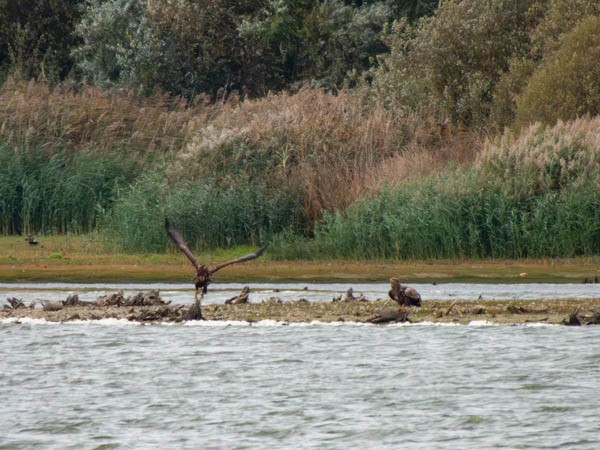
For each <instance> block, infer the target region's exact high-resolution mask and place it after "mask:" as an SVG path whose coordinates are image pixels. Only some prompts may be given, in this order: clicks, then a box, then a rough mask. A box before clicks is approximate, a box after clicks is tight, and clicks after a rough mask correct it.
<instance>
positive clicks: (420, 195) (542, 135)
mask: <svg viewBox="0 0 600 450" xmlns="http://www.w3.org/2000/svg"><path fill="white" fill-rule="evenodd" d="M599 143H600V120H599V119H589V118H587V119H579V120H577V121H573V122H568V123H562V122H559V123H558V124H557V125H556V126H554V127H543V126H540V125H536V126H533V127H531V128H529V129H527V130H524V131H523V132H522V133H521V134H520V135H519V136H518V137H514V136H512V134H510V133H507V134H506V135H505V136H504V137H503V138H502V139H501V140H499V141H498V142H493V143H488V145H487V146H486V149H485V150H484V151H483V153H482V154H481V155H480V157H479V159H478V161H477V162H476V163H475V164H474V165H473V166H472V167H471V168H470V169H459V170H456V171H453V172H452V171H449V172H446V173H444V174H440V175H437V176H433V177H429V178H427V179H422V180H419V181H414V182H411V183H406V184H404V185H401V186H400V187H398V188H396V189H386V190H382V191H381V192H379V193H378V194H376V195H372V196H369V197H365V198H363V199H361V200H360V201H358V202H356V203H355V204H354V205H352V206H351V207H350V208H348V209H347V210H346V211H345V212H335V213H331V214H325V216H324V218H323V220H322V221H321V222H320V223H319V224H318V225H317V227H316V230H315V241H314V243H313V247H314V248H313V251H314V252H317V253H318V254H320V255H327V256H334V257H340V258H394V259H403V258H411V259H423V258H454V257H475V258H484V257H485V258H487V257H491V258H523V257H571V256H579V255H591V254H596V253H597V252H598V251H599V250H600V169H599V168H600V145H598V144H599Z"/></svg>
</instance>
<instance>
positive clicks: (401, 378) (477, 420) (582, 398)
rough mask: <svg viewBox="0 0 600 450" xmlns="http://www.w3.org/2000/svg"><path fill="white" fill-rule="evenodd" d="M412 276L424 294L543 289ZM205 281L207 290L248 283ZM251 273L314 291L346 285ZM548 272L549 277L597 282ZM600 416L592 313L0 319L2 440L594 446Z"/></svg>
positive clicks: (376, 291) (224, 445)
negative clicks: (513, 321)
mask: <svg viewBox="0 0 600 450" xmlns="http://www.w3.org/2000/svg"><path fill="white" fill-rule="evenodd" d="M415 286H416V287H418V288H419V290H420V291H421V293H422V294H423V297H424V298H425V299H428V298H430V299H431V298H444V296H448V297H449V298H452V297H457V298H467V296H468V295H473V296H475V297H474V298H477V297H478V296H479V295H482V294H483V296H484V299H485V297H486V296H489V297H492V296H495V297H500V296H501V295H506V296H508V298H523V297H522V296H523V295H531V296H534V297H535V295H539V297H537V298H543V297H541V296H542V295H546V294H541V293H539V292H538V294H535V292H534V291H535V289H534V288H532V287H531V286H530V285H529V287H528V288H527V289H526V288H525V287H524V288H523V289H524V290H519V289H516V290H513V286H514V285H513V286H508V285H504V286H495V287H492V286H490V285H487V286H486V285H471V287H472V288H473V289H470V288H469V286H468V285H453V286H446V285H443V286H440V285H437V286H430V287H425V285H415ZM213 287H214V288H215V289H214V290H210V291H209V295H208V296H207V298H206V301H207V302H210V301H218V300H217V298H221V297H219V296H222V298H227V297H229V296H231V295H233V294H234V293H235V291H238V290H239V288H240V287H241V285H215V286H213ZM252 287H253V289H255V290H254V291H253V292H255V295H256V296H257V297H258V295H259V292H261V290H264V291H265V295H266V294H267V293H268V294H269V295H279V296H280V297H282V298H283V297H284V295H288V291H290V292H292V294H289V295H293V296H294V298H297V297H298V294H300V293H301V294H303V296H304V297H305V298H309V297H310V296H312V295H315V297H314V298H318V299H323V296H324V294H326V297H330V294H332V293H333V294H335V293H337V291H338V290H339V292H343V291H344V290H345V288H346V287H347V286H345V285H344V286H337V285H308V286H306V287H307V288H308V289H307V290H304V289H303V288H304V286H300V285H299V286H290V285H286V286H283V285H276V286H274V285H271V286H264V287H262V288H258V287H256V285H255V284H252ZM553 287H554V289H553V290H552V289H551V288H552V286H544V287H543V288H542V290H544V289H549V290H550V292H551V293H552V295H551V296H552V297H553V298H556V297H558V296H559V295H558V294H560V292H562V291H561V290H562V289H565V290H566V291H567V292H575V291H574V290H576V289H578V288H579V287H581V289H583V290H584V291H585V292H579V291H577V292H576V294H577V295H581V296H586V295H587V296H597V295H598V293H597V292H598V291H597V289H598V288H597V287H596V286H585V285H574V286H573V288H572V289H569V288H568V287H565V285H553ZM117 288H123V289H131V290H132V291H135V292H137V291H139V290H144V289H147V288H148V286H147V285H144V286H139V287H138V286H135V285H127V286H126V287H124V286H114V285H113V286H104V285H102V286H100V285H95V286H90V285H85V286H77V285H62V286H60V287H59V286H56V285H51V286H38V287H37V288H36V286H34V285H31V286H23V285H20V286H13V285H0V295H1V296H2V298H5V297H6V296H7V293H8V292H12V293H16V294H17V295H15V296H17V297H19V298H32V299H35V298H44V299H46V298H47V297H48V295H49V293H50V294H52V295H54V294H56V295H57V297H58V296H60V297H59V298H61V299H63V298H65V295H64V294H65V292H67V291H68V292H78V293H80V294H81V295H80V297H81V296H82V295H83V296H87V295H90V294H89V292H93V294H92V295H95V293H97V292H102V291H103V290H104V289H106V291H107V292H114V290H115V289H117ZM338 288H339V289H338ZM354 288H355V292H361V289H360V288H358V287H357V285H356V286H354ZM367 288H368V289H370V290H367ZM484 288H485V289H486V290H485V291H483V292H479V291H480V290H482V289H484ZM36 289H37V291H36ZM161 289H162V290H161V294H162V295H163V297H165V293H167V292H169V293H171V292H172V294H169V295H172V297H173V299H174V300H177V301H183V300H185V301H189V300H188V299H190V298H191V295H192V293H191V291H190V289H189V286H186V285H182V286H175V285H169V286H162V287H161ZM381 289H384V290H383V291H381ZM386 289H387V288H386V287H385V286H384V285H366V286H365V289H364V291H365V294H366V295H367V297H369V298H376V297H378V296H379V297H384V293H385V290H386ZM428 289H431V291H428ZM275 290H278V291H279V292H276V293H275V294H273V292H274V291H275ZM266 291H271V292H266ZM313 291H319V292H320V294H321V295H316V294H314V292H313ZM371 292H372V293H373V295H371V294H368V293H371ZM469 292H471V293H469ZM229 294H231V295H229ZM517 294H519V295H517ZM30 296H31V297H30ZM438 296H439V297H438ZM511 296H514V297H511ZM573 296H576V295H569V297H573ZM211 299H212V300H211ZM251 299H252V297H251ZM327 299H329V298H327ZM599 417H600V327H597V326H590V327H563V326H549V325H541V324H540V325H536V324H530V325H527V326H490V325H489V324H486V323H484V322H477V323H472V324H470V325H468V326H463V325H444V326H441V325H433V324H418V325H410V324H397V325H389V326H383V327H378V326H373V325H362V324H349V323H336V324H322V323H312V324H290V325H282V324H278V323H273V322H259V323H257V324H252V325H250V324H246V323H239V322H197V323H188V324H176V325H139V324H133V323H129V322H126V321H115V320H102V321H94V322H75V323H66V324H50V323H45V322H40V321H27V320H25V321H22V323H20V324H15V323H8V321H4V322H2V323H0V449H17V448H18V449H31V448H43V449H46V448H48V449H101V448H102V449H105V448H123V449H130V448H133V449H138V448H139V449H149V448H153V449H154V448H156V449H159V448H160V449H163V448H173V449H188V448H189V449H192V448H203V449H230V448H236V449H246V448H249V449H254V448H256V449H266V448H277V449H281V448H284V449H300V448H302V449H313V448H314V449H351V448H361V449H398V448H403V449H453V450H455V449H492V448H506V449H590V450H592V449H594V450H596V449H598V448H600V420H599Z"/></svg>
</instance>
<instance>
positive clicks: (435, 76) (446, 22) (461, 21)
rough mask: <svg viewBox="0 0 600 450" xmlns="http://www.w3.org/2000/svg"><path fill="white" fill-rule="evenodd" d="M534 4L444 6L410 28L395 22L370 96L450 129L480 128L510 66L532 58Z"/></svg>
mask: <svg viewBox="0 0 600 450" xmlns="http://www.w3.org/2000/svg"><path fill="white" fill-rule="evenodd" d="M535 3H536V0H527V1H520V2H515V1H513V0H500V1H494V2H482V1H479V0H463V1H460V2H444V3H442V5H441V6H440V7H439V9H438V10H437V12H436V14H435V15H434V16H433V17H427V18H423V19H421V20H420V21H418V22H417V23H416V24H415V25H409V24H408V23H406V22H398V23H396V24H395V26H394V27H393V29H392V32H391V34H390V36H389V45H390V47H391V52H390V54H389V55H387V56H385V57H383V58H382V66H381V67H380V68H378V69H377V70H376V71H375V72H374V80H373V87H374V89H375V92H376V94H375V95H377V96H378V97H379V98H380V99H382V100H383V101H384V102H386V103H388V104H391V105H394V106H397V107H400V108H405V109H408V110H412V111H422V110H423V109H424V108H425V109H426V110H433V111H435V114H437V115H438V116H440V117H441V118H442V119H443V118H449V119H450V120H451V121H452V122H454V123H461V124H464V125H467V126H473V125H475V126H477V125H482V124H485V123H486V121H487V118H488V115H489V109H490V104H491V101H492V93H493V90H494V86H495V84H496V83H497V81H498V79H499V78H500V76H501V74H502V73H503V72H504V71H506V69H507V65H508V61H509V59H510V58H513V57H517V56H524V55H526V54H527V52H528V51H529V46H530V40H529V36H528V34H529V32H530V31H531V30H532V29H533V27H534V26H535V24H536V23H537V20H538V14H537V13H536V12H535V11H534V10H532V9H531V7H532V5H534V4H535Z"/></svg>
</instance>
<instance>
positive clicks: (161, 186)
mask: <svg viewBox="0 0 600 450" xmlns="http://www.w3.org/2000/svg"><path fill="white" fill-rule="evenodd" d="M298 205H299V202H298V201H297V200H296V199H295V198H294V196H293V195H292V194H291V193H289V192H288V191H287V190H286V189H285V188H284V187H282V188H280V189H278V190H268V189H267V188H266V187H265V185H264V184H263V183H259V182H256V183H250V182H238V183H236V184H231V185H223V184H221V185H219V184H215V183H211V182H203V183H192V182H182V183H181V184H175V185H173V184H171V183H169V182H168V181H167V180H166V179H165V178H164V176H162V175H160V174H159V173H158V172H156V173H151V174H148V175H144V176H143V177H141V178H140V179H139V180H138V182H137V183H135V184H134V185H133V186H131V187H130V188H128V189H127V190H126V191H124V192H123V195H122V196H121V198H120V199H119V201H118V202H117V203H116V204H115V205H114V208H113V210H112V212H111V214H110V215H108V216H107V219H106V221H105V222H104V226H103V227H102V234H103V235H104V236H105V237H106V238H107V240H109V241H111V242H112V243H113V244H115V245H116V246H117V247H118V248H120V249H121V250H124V251H126V252H162V251H164V250H165V249H166V248H167V242H168V239H167V236H166V233H165V230H164V218H165V217H169V218H170V219H171V221H172V222H173V223H174V224H175V226H176V227H177V228H178V229H179V230H181V232H182V233H183V235H184V236H185V238H186V240H187V242H188V244H189V246H190V247H191V248H193V249H196V250H198V251H202V250H206V249H213V248H216V247H229V246H232V245H248V244H251V245H257V244H262V243H266V242H267V241H268V240H269V239H270V238H271V236H272V235H273V234H275V233H278V232H281V231H282V230H284V229H286V228H289V227H294V226H295V222H296V221H297V218H298V215H299V214H300V213H299V211H298V209H299V206H298Z"/></svg>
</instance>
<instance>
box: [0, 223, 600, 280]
mask: <svg viewBox="0 0 600 450" xmlns="http://www.w3.org/2000/svg"><path fill="white" fill-rule="evenodd" d="M38 240H39V241H40V244H39V245H35V246H31V245H29V244H28V243H27V242H26V241H25V240H24V239H23V237H21V236H8V237H7V236H2V237H0V282H19V281H23V282H26V281H28V282H34V281H72V282H92V281H115V282H127V281H129V282H134V281H137V282H144V281H147V282H166V281H181V282H186V281H190V280H191V279H192V277H193V271H192V268H191V266H190V264H189V263H188V262H187V260H186V259H185V257H183V256H182V255H181V253H179V252H177V251H175V250H174V251H173V252H172V253H161V254H125V253H115V252H111V251H109V250H107V249H106V248H105V247H104V246H103V245H102V244H101V243H100V242H99V241H98V240H96V239H94V238H93V235H92V236H85V235H83V236H71V235H65V236H62V235H61V236H41V237H38ZM250 250H253V248H252V247H246V248H234V249H221V250H215V252H213V253H205V254H201V255H198V257H199V258H200V259H201V260H202V261H206V262H216V261H226V260H228V259H232V258H234V257H237V256H240V255H242V254H245V253H248V251H250ZM390 277H400V278H401V279H403V280H405V281H412V282H417V281H423V282H435V281H484V282H485V281H490V282H492V281H501V282H517V281H518V282H527V281H551V282H582V281H583V280H584V279H585V278H591V279H593V278H594V277H600V257H585V258H573V259H550V258H548V259H538V260H531V259H528V260H431V261H401V262H397V261H396V262H391V261H341V260H321V261H274V260H271V259H270V255H269V251H268V250H267V252H266V253H265V255H264V256H263V257H261V259H260V260H256V261H252V262H250V263H245V264H241V265H236V266H233V267H228V268H226V269H223V270H222V271H220V272H219V273H218V277H217V276H216V277H215V281H223V282H226V281H242V282H250V281H292V280H296V281H307V282H308V281H334V280H339V281H352V282H360V281H386V282H387V280H388V279H389V278H390Z"/></svg>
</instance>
